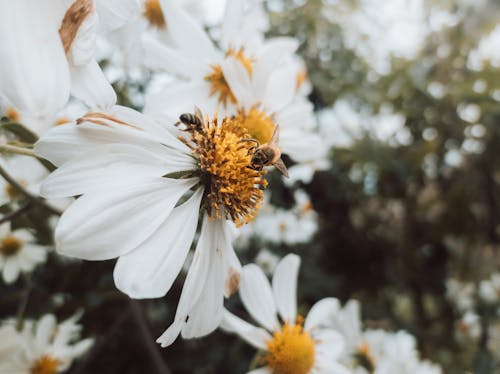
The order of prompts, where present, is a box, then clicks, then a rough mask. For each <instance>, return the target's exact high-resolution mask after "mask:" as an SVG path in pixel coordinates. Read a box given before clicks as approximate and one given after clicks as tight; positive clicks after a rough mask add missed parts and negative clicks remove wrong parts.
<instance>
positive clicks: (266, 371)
mask: <svg viewBox="0 0 500 374" xmlns="http://www.w3.org/2000/svg"><path fill="white" fill-rule="evenodd" d="M247 374H273V371H272V369H271V368H270V367H269V366H264V367H262V368H258V369H253V370H251V371H247Z"/></svg>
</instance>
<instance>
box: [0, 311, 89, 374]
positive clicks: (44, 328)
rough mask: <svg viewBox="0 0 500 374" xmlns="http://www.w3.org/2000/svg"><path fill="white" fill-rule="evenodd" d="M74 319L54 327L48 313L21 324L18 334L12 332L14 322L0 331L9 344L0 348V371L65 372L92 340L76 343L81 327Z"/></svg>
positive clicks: (75, 318)
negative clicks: (35, 319)
mask: <svg viewBox="0 0 500 374" xmlns="http://www.w3.org/2000/svg"><path fill="white" fill-rule="evenodd" d="M78 318H79V317H78V316H75V317H72V318H69V319H67V320H65V321H63V322H62V323H60V324H57V321H56V318H55V316H54V315H52V314H47V315H45V316H43V317H42V318H41V319H40V320H38V321H36V322H35V321H31V320H28V321H24V326H23V329H22V331H20V332H18V331H16V330H15V329H14V323H15V322H14V321H8V322H6V323H5V324H4V325H3V326H2V327H1V328H0V336H2V335H3V334H5V335H6V336H8V338H9V340H10V342H15V343H14V344H12V343H11V344H9V346H8V347H6V348H4V347H3V346H2V345H0V362H1V364H0V371H1V372H2V373H17V374H33V373H43V374H56V373H60V372H63V371H65V370H67V369H68V368H69V367H70V366H71V364H72V363H73V361H74V360H75V359H76V358H78V357H80V356H82V355H84V354H85V353H86V352H87V351H88V350H89V348H90V347H91V346H92V344H93V339H84V340H80V341H79V339H80V331H81V328H82V327H81V326H80V325H78V324H77V323H76V321H77V320H78Z"/></svg>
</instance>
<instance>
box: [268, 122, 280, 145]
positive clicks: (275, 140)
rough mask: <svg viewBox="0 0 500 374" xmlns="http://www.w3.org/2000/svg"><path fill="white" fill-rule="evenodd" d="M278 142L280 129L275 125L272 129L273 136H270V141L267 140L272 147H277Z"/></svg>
mask: <svg viewBox="0 0 500 374" xmlns="http://www.w3.org/2000/svg"><path fill="white" fill-rule="evenodd" d="M279 141H280V127H279V125H276V126H275V127H274V132H273V136H271V140H269V144H270V145H273V146H278V143H279Z"/></svg>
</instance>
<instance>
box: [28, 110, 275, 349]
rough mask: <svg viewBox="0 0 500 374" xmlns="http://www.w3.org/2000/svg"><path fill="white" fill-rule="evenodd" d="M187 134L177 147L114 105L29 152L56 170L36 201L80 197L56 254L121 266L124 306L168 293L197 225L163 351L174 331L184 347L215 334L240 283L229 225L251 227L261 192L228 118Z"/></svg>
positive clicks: (162, 131)
mask: <svg viewBox="0 0 500 374" xmlns="http://www.w3.org/2000/svg"><path fill="white" fill-rule="evenodd" d="M185 134H187V135H186V138H185V139H184V142H185V143H183V142H181V141H180V140H178V139H177V138H175V137H174V136H173V135H172V134H171V132H170V131H169V130H168V129H167V127H163V126H161V125H159V124H158V123H156V122H154V121H152V120H150V119H149V118H147V117H145V116H143V115H141V114H140V113H138V112H136V111H134V110H131V109H128V108H124V107H119V106H117V107H114V108H112V109H111V110H110V111H108V112H105V113H96V112H92V113H88V114H87V115H86V116H84V117H83V118H81V119H79V120H77V122H76V123H72V124H67V125H62V126H58V127H56V128H54V129H52V130H51V131H49V132H48V133H47V134H46V136H45V137H43V138H42V139H41V140H40V141H39V142H38V143H37V144H36V145H35V151H36V152H37V154H39V155H41V156H43V157H45V158H47V159H48V160H50V161H51V162H52V163H54V164H55V165H57V166H59V168H58V169H57V170H56V171H55V172H54V173H53V174H52V175H50V176H49V177H48V178H47V180H46V181H45V182H44V184H43V186H42V195H44V196H45V197H48V198H56V197H67V196H80V197H79V198H78V199H77V200H76V201H75V202H74V203H73V204H72V205H71V206H70V207H69V208H68V209H67V210H66V211H65V212H64V214H63V215H62V217H61V219H60V220H59V223H58V225H57V227H56V230H55V241H56V248H57V250H58V251H59V252H60V253H62V254H65V255H67V256H71V257H78V258H82V259H87V260H106V259H111V258H116V257H118V261H117V265H116V267H115V271H114V279H115V283H116V286H117V287H118V288H119V289H120V290H121V291H123V292H125V293H126V294H128V295H129V296H130V297H134V298H152V297H162V296H164V295H165V294H166V293H167V292H168V290H169V289H170V287H171V285H172V283H173V282H174V280H175V278H176V277H177V275H178V273H179V272H180V271H181V268H182V266H183V263H184V260H185V258H186V256H187V254H188V252H189V250H190V248H191V244H192V242H193V240H194V236H195V232H196V229H197V227H198V219H199V217H201V216H202V217H203V220H202V221H203V222H202V227H201V235H200V238H199V240H198V244H197V246H196V250H195V253H194V256H193V261H192V264H191V267H190V270H189V272H188V275H187V279H186V281H185V284H184V288H183V292H182V295H181V298H180V302H179V306H178V309H177V314H176V317H175V321H174V323H173V324H172V326H171V327H170V328H169V329H168V330H167V331H166V332H165V334H163V335H162V337H161V338H160V339H159V342H161V343H162V344H163V345H168V344H170V343H171V342H173V340H174V339H175V338H176V337H177V335H178V334H179V332H181V331H182V336H183V337H185V338H189V337H195V336H201V335H205V334H208V333H209V332H211V331H212V330H214V329H215V328H216V327H217V326H218V324H219V322H220V320H221V318H222V302H223V295H226V296H228V295H230V294H232V293H233V292H234V291H235V290H236V289H237V286H238V280H239V271H240V263H239V261H238V259H237V257H236V255H235V253H234V250H233V248H232V244H231V243H232V240H233V236H234V233H233V224H236V225H242V224H244V223H246V222H248V221H251V220H252V219H253V217H254V216H255V215H256V214H257V211H258V209H259V206H260V202H261V200H262V197H263V192H262V190H261V187H265V185H266V181H265V180H264V179H263V175H264V173H265V171H259V170H255V169H252V168H251V167H249V166H250V162H251V155H250V153H249V149H248V147H250V145H249V144H248V142H243V141H242V139H245V138H246V137H247V135H246V132H244V130H242V129H241V128H240V126H239V123H238V122H237V121H235V120H234V119H229V118H226V119H224V120H223V121H217V120H212V121H208V120H207V122H206V123H204V124H203V125H202V126H201V127H200V128H199V129H192V130H191V131H188V132H187V133H185ZM200 208H201V212H200ZM188 317H189V319H188V320H187V318H188ZM186 320H187V321H186Z"/></svg>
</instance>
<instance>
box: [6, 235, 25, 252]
mask: <svg viewBox="0 0 500 374" xmlns="http://www.w3.org/2000/svg"><path fill="white" fill-rule="evenodd" d="M23 244H24V243H23V241H22V240H21V239H19V238H16V237H15V236H12V235H9V236H6V237H4V238H3V239H1V240H0V254H2V255H4V256H5V257H9V256H14V255H16V254H17V253H18V252H19V251H20V250H21V248H22V247H23Z"/></svg>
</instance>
